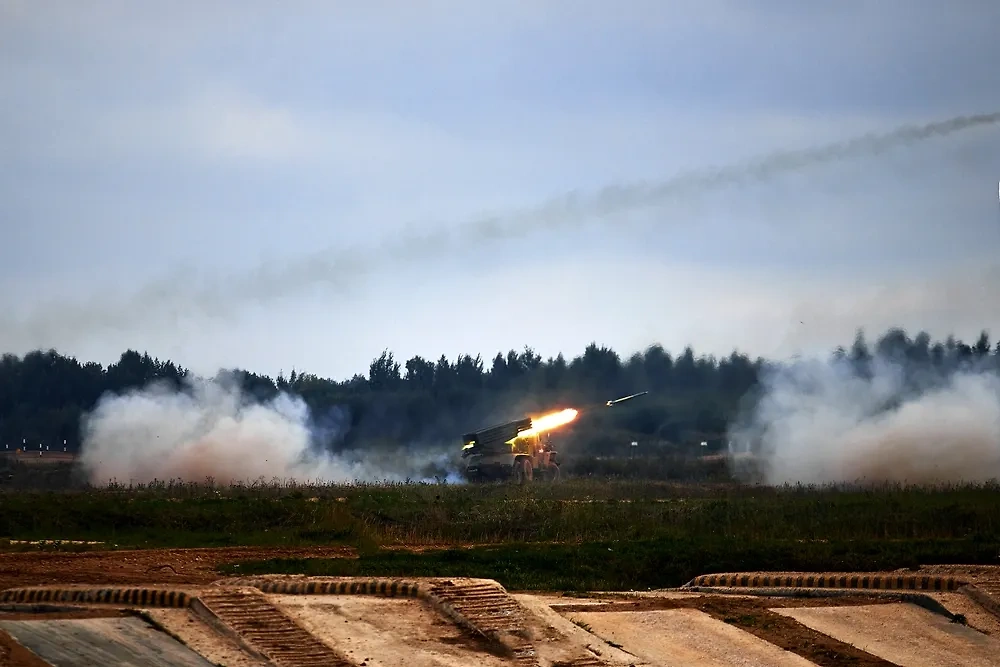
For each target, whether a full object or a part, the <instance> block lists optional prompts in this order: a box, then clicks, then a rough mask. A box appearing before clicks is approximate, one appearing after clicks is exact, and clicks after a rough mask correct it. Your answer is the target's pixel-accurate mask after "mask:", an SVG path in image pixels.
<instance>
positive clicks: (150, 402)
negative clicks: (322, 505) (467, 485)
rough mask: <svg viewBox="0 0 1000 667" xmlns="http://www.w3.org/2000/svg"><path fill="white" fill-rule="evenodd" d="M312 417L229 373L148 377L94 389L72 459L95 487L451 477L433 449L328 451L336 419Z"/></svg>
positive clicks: (338, 427)
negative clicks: (167, 379) (165, 379)
mask: <svg viewBox="0 0 1000 667" xmlns="http://www.w3.org/2000/svg"><path fill="white" fill-rule="evenodd" d="M337 421H338V420H333V421H331V420H330V419H315V418H314V417H313V416H312V415H311V414H310V411H309V407H308V406H307V405H306V404H305V402H304V401H303V400H302V399H301V398H299V397H298V396H294V395H291V394H287V393H278V394H277V395H276V396H275V397H273V398H272V399H270V400H266V401H258V400H256V399H254V398H251V397H249V396H247V395H246V394H245V393H243V392H242V391H241V389H240V388H239V386H238V384H237V383H236V381H235V380H233V379H232V378H227V377H226V376H224V375H223V376H219V377H217V378H215V379H212V380H207V379H201V378H196V379H186V380H185V386H182V387H180V388H176V387H174V386H173V385H171V384H168V383H154V384H151V385H149V386H147V387H145V388H142V389H136V390H133V391H130V392H126V393H123V394H120V395H116V394H110V395H107V396H105V397H103V398H102V399H101V400H100V401H99V402H98V404H97V406H96V407H95V408H94V410H93V411H92V412H91V413H89V414H88V415H85V416H84V418H83V420H82V422H81V423H82V435H83V443H82V447H81V453H80V463H81V467H82V469H83V471H84V472H85V474H86V476H87V479H88V481H89V482H90V483H91V484H92V485H95V486H105V485H108V484H111V483H116V484H144V483H149V482H152V481H155V480H159V481H170V480H176V481H184V482H197V483H203V482H205V481H206V480H209V479H211V480H212V481H213V482H214V483H216V484H220V485H229V484H239V483H252V482H255V481H265V482H269V481H272V480H280V481H282V482H297V483H352V482H364V481H405V480H407V479H409V480H411V481H435V480H441V481H447V482H454V481H457V476H456V475H455V473H454V471H453V470H452V469H451V468H453V466H452V464H451V462H450V461H449V456H448V453H447V452H445V451H444V450H443V449H442V448H438V449H437V450H434V449H431V450H425V449H423V448H420V449H418V448H399V449H396V450H394V451H390V452H382V451H380V452H378V453H371V455H366V453H365V452H364V451H359V452H353V453H339V454H334V453H332V452H330V451H329V450H328V449H327V445H328V444H329V443H330V442H331V441H333V440H335V439H337V438H338V437H342V436H343V435H344V430H345V429H346V428H348V427H347V425H346V424H345V423H343V421H342V420H339V421H340V423H337Z"/></svg>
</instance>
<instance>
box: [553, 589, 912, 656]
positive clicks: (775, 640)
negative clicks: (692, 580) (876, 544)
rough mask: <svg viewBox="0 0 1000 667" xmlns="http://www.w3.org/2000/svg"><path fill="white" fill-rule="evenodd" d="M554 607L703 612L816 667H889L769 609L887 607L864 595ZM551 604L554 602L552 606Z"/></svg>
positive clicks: (565, 610) (570, 611)
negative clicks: (689, 610)
mask: <svg viewBox="0 0 1000 667" xmlns="http://www.w3.org/2000/svg"><path fill="white" fill-rule="evenodd" d="M563 600H564V601H563V603H562V604H556V605H555V607H554V608H555V609H556V610H557V611H559V613H561V614H564V615H566V616H567V617H570V618H573V616H574V614H577V615H580V614H587V615H591V614H595V613H599V612H602V611H603V612H648V611H654V610H673V609H691V610H697V611H701V612H704V613H706V614H708V615H709V616H711V617H712V618H714V619H716V620H719V621H722V622H724V623H727V624H729V625H732V626H734V627H736V628H739V629H740V630H744V631H746V632H748V633H750V634H751V635H754V636H755V637H758V638H760V639H763V640H765V641H767V642H770V643H771V644H774V645H775V646H777V647H778V648H780V649H784V650H786V651H789V652H790V653H794V654H796V655H798V656H800V657H802V658H805V659H806V660H808V661H810V662H812V663H813V664H815V665H820V666H822V667H826V666H829V667H835V666H837V665H857V666H858V667H893V663H891V662H888V661H886V660H884V659H882V658H879V657H877V656H875V655H872V654H870V653H867V652H865V651H862V650H860V649H858V648H856V647H855V646H852V645H851V644H849V643H846V642H842V641H838V640H836V639H834V638H832V637H829V636H827V635H825V634H822V633H820V632H817V631H816V630H813V629H812V628H809V627H808V626H806V625H804V624H802V623H800V622H798V621H797V620H795V619H793V618H791V617H789V616H785V615H782V614H780V613H778V612H776V611H772V610H774V609H783V608H801V607H833V606H836V607H850V606H861V605H880V604H890V603H886V601H885V600H881V599H877V598H872V597H867V596H863V595H859V596H856V597H855V596H851V597H841V598H759V597H756V598H755V597H749V596H748V597H742V596H741V597H732V596H720V595H703V596H697V597H683V598H681V597H677V596H669V597H652V596H650V597H643V598H642V599H639V600H636V601H634V602H624V601H616V602H609V603H607V604H604V605H600V604H598V605H595V604H593V603H592V602H591V601H581V604H574V603H573V602H571V601H570V599H569V598H564V599H563ZM553 602H554V601H553Z"/></svg>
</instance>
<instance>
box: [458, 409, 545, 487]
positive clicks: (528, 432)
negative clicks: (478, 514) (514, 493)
mask: <svg viewBox="0 0 1000 667" xmlns="http://www.w3.org/2000/svg"><path fill="white" fill-rule="evenodd" d="M462 440H463V443H464V445H463V447H462V458H463V459H467V462H466V466H465V476H466V478H467V479H468V480H469V481H470V482H487V481H498V480H507V479H513V480H514V481H516V482H517V483H518V484H527V483H529V482H531V481H532V480H535V479H542V480H547V481H553V482H555V481H558V480H559V462H558V460H557V452H556V451H555V450H554V449H553V448H552V441H551V434H550V433H549V432H542V433H537V432H534V431H532V428H531V418H530V417H525V418H524V419H516V420H514V421H511V422H506V423H504V424H497V425H495V426H490V427H487V428H484V429H482V430H480V431H474V432H472V433H466V434H465V435H463V436H462Z"/></svg>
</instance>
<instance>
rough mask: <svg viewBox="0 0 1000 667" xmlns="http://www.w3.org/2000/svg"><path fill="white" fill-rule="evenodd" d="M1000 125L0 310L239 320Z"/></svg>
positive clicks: (113, 321) (96, 323)
mask: <svg viewBox="0 0 1000 667" xmlns="http://www.w3.org/2000/svg"><path fill="white" fill-rule="evenodd" d="M998 123H1000V112H993V113H988V114H978V115H968V116H959V117H955V118H951V119H948V120H943V121H938V122H934V123H928V124H925V125H907V126H903V127H899V128H896V129H894V130H891V131H889V132H885V133H881V134H875V133H869V134H865V135H862V136H859V137H855V138H852V139H848V140H845V141H840V142H836V143H832V144H827V145H825V146H818V147H813V148H806V149H802V150H796V151H776V152H772V153H769V154H767V155H764V156H762V157H760V158H757V159H755V160H751V161H748V162H742V163H736V164H731V165H726V166H721V167H715V168H711V169H705V170H696V171H688V172H684V173H681V174H678V175H676V176H674V177H672V178H669V179H666V180H662V181H659V182H651V183H631V184H618V185H610V186H607V187H605V188H602V189H599V190H597V191H594V192H590V193H581V192H570V193H567V194H563V195H561V196H558V197H554V198H552V199H550V200H549V201H547V202H544V203H541V204H539V205H537V206H534V207H530V208H527V209H523V210H520V211H513V212H509V213H505V214H501V215H495V216H486V217H482V218H477V219H473V220H469V221H466V222H465V223H464V224H459V225H457V226H455V227H453V228H452V229H450V230H449V229H448V228H442V229H438V230H435V231H428V230H426V229H421V230H415V231H411V232H409V233H402V234H399V235H396V236H394V237H393V238H392V239H390V240H386V241H384V242H382V243H381V244H379V245H378V246H376V247H373V248H367V249H366V248H333V249H328V250H325V251H319V252H316V253H313V254H311V255H308V256H305V257H299V258H296V259H295V260H293V261H289V262H285V263H278V262H267V263H264V264H261V265H259V266H256V267H254V268H252V269H250V270H248V271H244V272H242V273H238V274H235V275H231V276H227V277H225V278H221V277H216V278H212V277H209V276H194V275H192V272H191V271H189V270H187V269H185V270H183V271H180V270H179V271H176V272H174V273H173V274H171V275H167V276H164V277H162V278H160V279H158V280H155V281H151V282H149V283H147V284H145V285H143V286H142V287H140V288H139V290H138V291H137V292H136V293H135V294H133V295H131V296H129V297H124V298H116V297H115V296H114V295H111V294H95V295H94V296H93V297H92V298H91V299H88V300H85V301H79V300H75V301H69V300H64V301H60V302H56V303H51V304H47V305H46V306H43V307H38V308H36V309H35V310H33V311H31V312H28V313H26V314H25V315H24V316H21V317H18V316H16V315H15V314H14V313H12V312H3V311H0V336H2V337H3V338H4V339H5V340H7V341H9V342H12V343H16V344H17V345H21V346H25V345H27V346H30V347H32V348H37V347H45V346H49V345H63V344H66V342H67V341H66V338H67V336H73V337H74V338H77V339H81V338H88V337H91V336H93V335H95V334H97V333H99V332H102V331H116V332H120V331H128V330H133V329H134V328H135V327H136V326H137V325H138V326H143V327H151V326H167V327H171V328H175V327H176V326H177V324H178V320H180V319H182V318H181V317H180V315H179V313H184V314H185V315H184V317H185V318H186V317H195V316H198V317H202V318H209V319H215V318H231V317H235V316H236V314H237V312H238V311H239V308H240V306H241V304H247V303H257V304H263V303H267V302H270V301H275V300H278V299H282V298H285V297H287V296H289V295H295V294H298V293H301V292H302V291H304V290H307V289H309V288H311V287H315V286H326V287H327V288H329V289H333V290H341V291H349V290H350V289H351V288H352V286H353V285H355V284H357V282H358V281H359V280H363V279H364V278H365V276H366V274H369V273H372V272H375V271H377V270H379V269H381V268H383V267H385V266H392V265H394V264H396V263H399V262H430V261H434V260H436V259H438V258H440V257H442V256H449V255H454V254H455V253H457V252H458V251H460V250H461V249H462V248H465V247H469V246H478V245H481V244H482V243H484V242H488V241H493V240H497V239H513V238H520V237H524V236H528V235H530V234H533V233H536V232H539V231H545V230H554V229H560V228H568V227H571V226H573V225H580V224H582V223H583V222H584V221H585V220H587V219H594V218H596V219H598V220H599V221H600V222H601V224H619V223H620V220H618V219H617V218H615V217H614V216H616V215H618V214H622V213H627V212H629V211H633V210H638V209H643V208H651V207H663V206H667V205H669V204H671V203H675V202H678V201H681V200H683V199H685V198H687V197H692V196H699V195H706V194H711V193H713V192H715V191H719V190H724V189H728V188H731V187H736V186H740V185H746V184H750V183H754V182H760V181H767V180H769V179H772V178H775V177H777V176H780V175H782V174H784V173H791V172H796V171H799V170H801V169H805V168H808V167H812V166H818V165H822V164H826V163H831V162H836V161H841V160H847V159H855V158H863V157H869V156H876V155H879V154H882V153H884V152H886V151H889V150H891V149H896V148H903V147H906V146H910V145H914V144H917V143H921V142H924V141H927V140H930V139H934V138H938V137H945V136H948V135H950V134H953V133H956V132H961V131H965V130H970V129H973V128H977V127H987V126H993V125H996V124H998Z"/></svg>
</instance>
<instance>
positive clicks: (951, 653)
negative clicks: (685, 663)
mask: <svg viewBox="0 0 1000 667" xmlns="http://www.w3.org/2000/svg"><path fill="white" fill-rule="evenodd" d="M773 611H774V612H776V613H778V614H783V615H785V616H788V617H790V618H794V619H795V620H796V621H798V622H799V623H802V624H803V625H805V626H807V627H809V628H812V629H813V630H816V631H817V632H822V633H823V634H826V635H829V636H830V637H833V638H834V639H837V640H839V641H842V642H845V643H848V644H852V645H854V646H856V647H858V648H859V649H861V650H862V651H866V652H868V653H871V654H872V655H875V656H878V657H880V658H882V659H883V660H888V661H889V662H893V663H895V664H897V665H901V666H902V667H951V666H954V667H990V666H995V665H996V664H997V660H998V658H997V656H1000V640H998V639H996V638H994V637H990V636H987V635H985V634H983V633H981V632H978V631H976V630H974V629H972V628H969V627H966V626H964V625H959V624H957V623H951V622H950V621H949V620H948V619H946V618H944V617H943V616H940V615H938V614H933V613H931V612H929V611H927V610H926V609H923V608H921V607H918V606H916V605H913V604H909V603H905V602H899V603H894V604H882V605H860V606H853V607H798V608H795V607H791V608H784V609H774V610H773Z"/></svg>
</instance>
